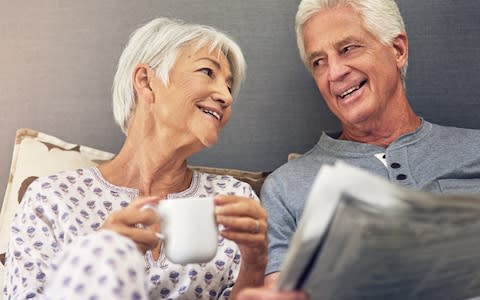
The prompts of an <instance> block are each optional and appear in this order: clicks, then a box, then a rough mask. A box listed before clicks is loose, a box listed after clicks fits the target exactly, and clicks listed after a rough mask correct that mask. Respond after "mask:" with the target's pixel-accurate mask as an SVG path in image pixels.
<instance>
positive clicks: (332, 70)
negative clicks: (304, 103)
mask: <svg viewBox="0 0 480 300" xmlns="http://www.w3.org/2000/svg"><path fill="white" fill-rule="evenodd" d="M349 72H350V68H349V67H348V66H347V65H346V64H345V63H344V62H343V61H342V60H341V59H338V58H334V59H330V60H329V62H328V80H329V81H340V80H342V79H343V78H344V77H345V75H347V74H348V73H349Z"/></svg>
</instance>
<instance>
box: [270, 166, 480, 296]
mask: <svg viewBox="0 0 480 300" xmlns="http://www.w3.org/2000/svg"><path fill="white" fill-rule="evenodd" d="M278 287H279V288H280V289H284V290H291V289H300V290H304V291H306V292H307V293H308V294H309V295H310V299H335V300H344V299H368V300H376V299H389V300H392V299H402V300H405V299H469V298H473V297H476V296H479V295H480V195H479V196H478V197H475V196H471V195H470V196H466V195H464V196H462V195H451V196H439V195H434V194H430V193H426V192H418V191H413V190H409V189H406V188H404V187H401V186H398V185H395V184H393V183H390V182H388V181H387V180H385V179H383V178H381V177H377V176H376V175H371V174H370V173H367V172H366V171H363V170H360V169H357V168H354V167H351V166H349V165H346V164H345V163H337V164H335V165H334V166H325V167H322V168H321V170H320V171H319V173H318V175H317V178H316V180H315V182H314V184H313V186H312V189H311V191H310V194H309V198H308V199H307V203H306V205H305V213H304V215H303V216H302V219H301V220H300V222H299V226H298V228H297V231H296V232H295V234H294V236H293V238H292V241H291V244H290V247H289V250H288V253H287V256H286V259H285V261H284V264H283V266H282V270H281V272H280V278H279V285H278Z"/></svg>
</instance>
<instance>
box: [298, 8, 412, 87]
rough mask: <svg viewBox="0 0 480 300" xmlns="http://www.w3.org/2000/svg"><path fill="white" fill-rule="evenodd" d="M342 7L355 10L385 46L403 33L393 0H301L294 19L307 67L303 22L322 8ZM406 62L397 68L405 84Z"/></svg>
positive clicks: (299, 46) (402, 25)
mask: <svg viewBox="0 0 480 300" xmlns="http://www.w3.org/2000/svg"><path fill="white" fill-rule="evenodd" d="M345 6H350V7H351V8H352V9H353V10H354V11H355V12H357V13H358V14H359V15H360V16H361V18H362V19H363V21H364V22H365V27H366V29H367V30H368V31H369V32H370V33H372V34H373V35H374V36H375V37H377V39H378V40H379V41H380V42H381V43H383V44H385V45H389V44H391V43H392V41H393V39H394V38H395V37H397V36H398V34H400V33H406V30H405V24H404V23H403V19H402V16H401V14H400V10H399V9H398V6H397V4H396V3H395V1H394V0H302V1H301V2H300V4H299V5H298V10H297V15H296V18H295V32H296V35H297V46H298V50H299V52H300V58H301V59H302V61H303V63H304V64H305V66H306V67H307V69H309V70H310V69H311V68H310V67H309V65H308V62H307V57H306V53H305V47H304V40H303V38H304V37H303V27H304V26H305V23H306V22H307V21H308V20H310V18H312V17H313V16H314V15H315V14H317V13H318V12H320V11H322V10H325V9H329V8H335V7H345ZM407 65H408V63H406V64H405V66H403V68H402V69H401V70H400V71H401V76H402V81H403V82H404V84H405V77H406V75H407Z"/></svg>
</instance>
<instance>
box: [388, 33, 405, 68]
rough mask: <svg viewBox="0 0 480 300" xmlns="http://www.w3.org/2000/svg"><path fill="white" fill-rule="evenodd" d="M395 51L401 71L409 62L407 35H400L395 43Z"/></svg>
mask: <svg viewBox="0 0 480 300" xmlns="http://www.w3.org/2000/svg"><path fill="white" fill-rule="evenodd" d="M392 45H393V50H394V52H395V59H396V61H397V67H398V68H399V69H401V68H402V67H403V66H405V64H406V63H407V61H408V37H407V34H406V33H400V34H399V35H397V36H396V37H395V38H394V39H393V41H392Z"/></svg>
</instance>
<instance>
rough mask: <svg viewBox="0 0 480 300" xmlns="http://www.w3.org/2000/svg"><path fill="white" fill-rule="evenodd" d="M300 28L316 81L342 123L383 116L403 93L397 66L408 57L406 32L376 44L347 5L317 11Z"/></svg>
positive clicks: (366, 121)
mask: <svg viewBox="0 0 480 300" xmlns="http://www.w3.org/2000/svg"><path fill="white" fill-rule="evenodd" d="M303 33H304V46H305V52H306V57H307V62H308V64H309V68H310V70H311V71H312V74H313V77H314V79H315V82H316V83H317V86H318V88H319V90H320V92H321V94H322V96H323V98H324V99H325V101H326V103H327V105H328V107H329V108H330V110H331V111H332V112H333V113H334V114H335V115H336V116H337V117H338V118H339V119H340V121H341V122H342V124H343V126H344V128H345V127H349V126H353V127H357V126H363V125H366V124H371V122H374V123H375V122H379V121H380V120H383V119H385V118H383V119H382V117H385V116H386V115H388V114H389V113H388V110H391V109H394V108H395V105H397V104H398V102H397V101H396V100H398V99H399V97H401V96H402V95H404V94H403V87H402V81H401V77H400V72H399V70H400V68H401V66H403V64H404V63H405V62H406V52H407V44H406V43H407V41H406V36H405V35H401V36H400V37H399V38H396V39H395V41H394V42H393V43H392V45H388V46H386V45H384V44H382V43H380V41H378V39H376V38H375V37H374V36H373V35H372V34H371V33H370V32H368V31H367V30H366V29H365V27H364V25H363V21H362V19H361V17H360V16H359V15H358V14H356V13H355V12H354V11H353V10H352V9H351V8H350V7H340V8H334V9H328V10H325V11H322V12H319V13H317V14H316V15H314V16H313V17H312V18H311V19H310V20H309V21H308V22H307V23H306V24H305V26H304V31H303ZM398 43H400V45H399V44H398ZM402 47H403V48H402ZM399 54H400V55H399ZM401 54H403V55H401Z"/></svg>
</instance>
